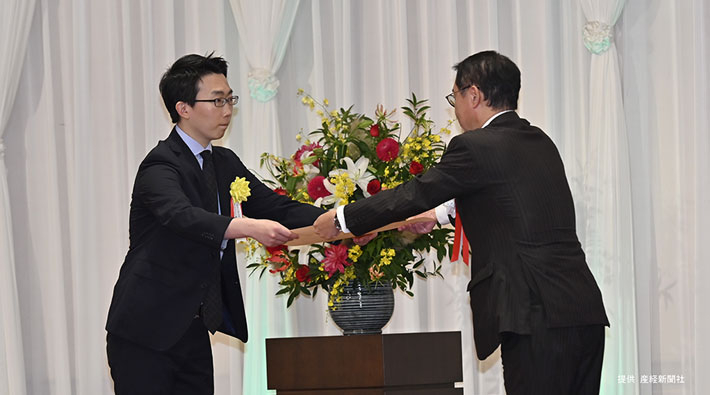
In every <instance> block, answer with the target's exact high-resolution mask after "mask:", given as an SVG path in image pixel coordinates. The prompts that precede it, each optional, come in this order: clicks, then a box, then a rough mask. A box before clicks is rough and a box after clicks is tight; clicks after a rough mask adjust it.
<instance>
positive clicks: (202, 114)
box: [182, 74, 233, 147]
mask: <svg viewBox="0 0 710 395" xmlns="http://www.w3.org/2000/svg"><path fill="white" fill-rule="evenodd" d="M230 96H232V88H230V87H229V83H227V78H226V77H225V76H224V75H222V74H208V75H205V76H203V77H202V81H201V82H200V84H199V91H198V92H197V97H195V99H197V100H211V99H218V98H228V97H230ZM187 107H188V109H187V111H188V114H189V115H188V117H187V118H185V117H184V118H183V120H182V122H183V123H184V124H185V126H186V128H188V129H189V130H185V131H186V132H187V133H188V134H190V135H191V137H192V138H194V139H195V140H197V142H199V143H200V144H202V146H204V147H206V146H207V144H209V142H210V141H213V140H219V139H221V138H222V136H224V133H225V132H226V131H227V127H229V122H230V121H231V120H232V110H233V108H232V105H231V104H229V103H227V104H225V105H224V106H223V107H217V106H215V104H214V103H213V102H195V105H194V106H192V107H190V106H187ZM183 129H185V128H183Z"/></svg>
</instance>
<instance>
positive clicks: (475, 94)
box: [468, 85, 485, 108]
mask: <svg viewBox="0 0 710 395" xmlns="http://www.w3.org/2000/svg"><path fill="white" fill-rule="evenodd" d="M468 96H469V100H470V101H471V107H473V108H476V107H478V106H479V105H481V104H483V102H484V100H485V99H484V97H483V93H481V90H480V89H478V87H477V86H476V85H473V86H471V87H469V88H468Z"/></svg>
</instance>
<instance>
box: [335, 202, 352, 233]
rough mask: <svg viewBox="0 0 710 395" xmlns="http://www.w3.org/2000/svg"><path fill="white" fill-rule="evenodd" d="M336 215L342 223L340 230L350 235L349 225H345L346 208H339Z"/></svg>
mask: <svg viewBox="0 0 710 395" xmlns="http://www.w3.org/2000/svg"><path fill="white" fill-rule="evenodd" d="M335 214H336V215H337V216H338V222H340V230H341V231H343V233H350V230H349V229H348V227H347V225H345V206H339V207H338V208H337V209H336V210H335Z"/></svg>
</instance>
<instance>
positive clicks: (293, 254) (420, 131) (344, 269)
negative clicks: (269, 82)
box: [247, 90, 453, 309]
mask: <svg viewBox="0 0 710 395" xmlns="http://www.w3.org/2000/svg"><path fill="white" fill-rule="evenodd" d="M298 95H299V97H301V101H302V103H303V104H305V105H306V106H308V107H309V108H310V109H311V111H315V112H316V114H317V115H318V116H319V117H320V118H321V127H320V128H319V129H317V130H314V131H312V132H310V133H309V134H308V135H307V136H305V137H304V136H303V135H302V134H299V135H297V136H296V139H297V141H299V142H300V143H301V144H302V145H301V147H300V148H299V149H298V150H297V151H296V153H295V154H294V155H293V156H291V157H290V158H284V157H277V156H275V155H271V154H268V153H264V154H262V156H261V167H262V168H266V169H267V171H268V172H269V174H270V176H271V177H272V178H273V179H272V180H269V179H267V180H264V181H265V182H266V183H268V184H270V185H271V186H272V187H273V188H274V191H276V192H277V193H279V194H283V195H288V196H290V197H291V198H293V199H295V200H298V201H301V202H306V203H310V204H314V205H317V206H320V207H323V208H326V209H331V208H334V207H338V206H340V205H344V204H347V203H349V202H353V201H355V200H358V199H363V198H367V197H369V196H371V195H374V194H377V193H378V192H380V191H381V190H383V189H389V188H394V187H396V186H397V185H399V184H401V183H403V182H405V181H407V180H409V179H411V178H413V177H416V176H417V175H418V174H420V173H422V172H424V171H425V170H427V169H428V168H429V167H431V166H433V165H434V164H435V163H436V162H437V161H438V159H439V157H440V156H441V154H442V153H443V152H444V150H445V149H446V145H445V143H444V142H443V141H442V139H441V134H442V133H445V134H448V133H450V130H449V129H448V127H449V126H450V125H451V123H452V122H453V121H449V123H448V124H447V125H446V127H444V128H442V129H441V130H440V131H439V132H438V133H435V132H434V130H433V129H434V124H433V121H431V120H430V119H429V118H428V117H427V110H428V109H429V106H427V105H426V100H418V99H417V97H416V96H415V95H414V94H412V97H411V98H410V99H407V103H408V105H407V106H405V107H402V112H403V114H404V115H405V116H406V117H408V118H409V119H410V120H411V121H412V123H413V127H412V129H411V131H409V133H407V134H406V135H405V136H402V134H401V124H400V122H398V121H396V120H395V113H396V111H395V110H392V111H386V110H385V109H384V107H383V106H382V105H378V106H377V108H376V110H375V117H374V119H373V118H369V117H367V116H366V115H364V114H360V113H356V112H354V111H353V110H352V107H350V108H348V109H342V108H341V109H340V110H329V109H328V106H329V103H328V100H327V99H325V100H323V101H322V102H320V101H317V100H315V99H314V98H313V97H312V96H310V95H309V94H306V93H305V92H304V91H303V90H299V91H298ZM450 234H451V230H449V229H443V228H438V227H437V228H436V229H434V230H433V231H432V232H430V233H428V234H423V235H415V234H413V233H410V232H400V231H397V230H391V231H386V232H381V233H379V234H378V236H377V237H376V238H375V239H373V240H372V241H370V242H369V243H367V244H366V245H364V246H359V245H356V244H354V243H353V241H352V240H344V241H342V242H341V243H339V244H329V243H324V244H314V245H312V246H304V247H299V248H292V249H288V248H286V247H285V246H280V247H276V248H263V247H261V246H260V245H258V243H256V242H255V241H252V242H251V243H250V244H248V246H247V258H248V260H249V261H250V264H249V265H248V266H247V268H250V269H251V270H252V273H253V272H254V271H255V270H259V269H261V274H262V275H263V273H264V272H265V271H266V270H267V269H268V270H269V271H270V272H271V273H278V274H279V275H280V282H279V284H280V285H281V289H280V290H279V291H278V292H277V294H288V295H289V297H288V302H287V305H289V306H290V305H291V303H292V302H293V300H294V299H295V298H296V296H298V295H300V294H305V295H315V294H316V292H317V291H318V288H319V287H320V288H323V289H325V290H326V291H327V292H329V300H328V305H329V307H330V308H331V309H335V308H336V307H337V302H338V301H339V298H340V295H341V293H342V289H343V287H344V286H345V285H346V284H347V283H348V282H349V281H350V280H358V281H360V282H361V283H363V284H365V285H368V286H369V285H372V284H375V283H381V282H387V281H389V282H390V283H391V285H392V287H393V288H400V289H401V290H403V291H404V292H406V293H407V294H409V295H410V296H412V295H413V294H412V292H411V291H410V289H411V287H412V284H413V281H414V276H415V275H417V276H419V277H422V278H426V277H427V276H431V275H438V276H441V273H440V270H441V263H440V262H441V260H442V259H443V257H444V256H445V255H446V252H447V246H449V244H450V243H449V242H450ZM432 249H433V250H436V252H437V258H438V259H437V260H435V261H434V262H433V267H432V268H427V267H426V266H427V264H425V258H426V257H427V256H428V253H429V251H431V250H432Z"/></svg>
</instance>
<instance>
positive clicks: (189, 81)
mask: <svg viewBox="0 0 710 395" xmlns="http://www.w3.org/2000/svg"><path fill="white" fill-rule="evenodd" d="M213 54H214V52H212V53H210V54H209V55H207V56H202V55H197V54H191V55H185V56H183V57H181V58H180V59H178V60H176V61H175V63H173V65H172V66H170V68H169V69H168V70H167V71H166V72H165V74H163V77H162V78H161V79H160V95H161V96H163V103H165V108H167V110H168V112H169V113H170V119H171V120H172V121H173V123H177V122H178V121H179V120H180V115H179V114H178V112H177V110H176V109H175V104H177V102H179V101H182V102H185V103H187V104H189V105H190V106H194V105H195V99H196V98H197V92H198V91H199V84H200V81H202V77H204V76H205V75H208V74H222V75H224V76H225V77H226V76H227V61H226V60H224V59H223V58H221V57H213V56H212V55H213Z"/></svg>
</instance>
